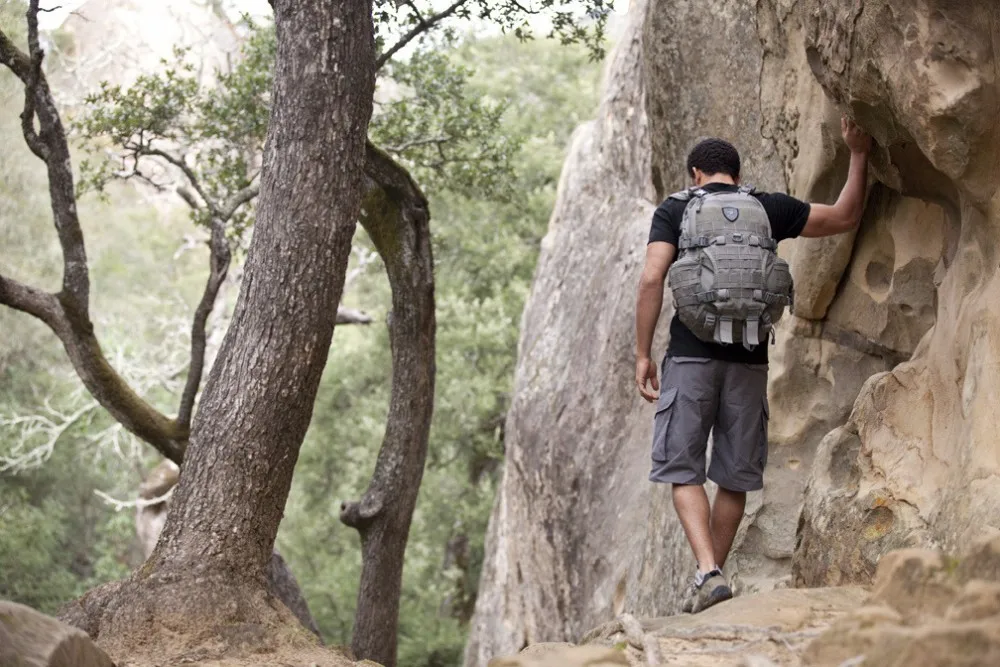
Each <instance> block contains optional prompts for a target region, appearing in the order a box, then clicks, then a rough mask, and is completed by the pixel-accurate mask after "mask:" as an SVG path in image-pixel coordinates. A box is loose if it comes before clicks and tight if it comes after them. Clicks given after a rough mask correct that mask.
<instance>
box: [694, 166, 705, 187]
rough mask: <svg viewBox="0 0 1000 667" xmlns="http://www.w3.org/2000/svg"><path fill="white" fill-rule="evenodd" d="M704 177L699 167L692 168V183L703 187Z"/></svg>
mask: <svg viewBox="0 0 1000 667" xmlns="http://www.w3.org/2000/svg"><path fill="white" fill-rule="evenodd" d="M703 176H704V174H703V173H702V171H701V169H698V168H697V167H691V182H692V183H694V184H695V185H701V179H702V177H703Z"/></svg>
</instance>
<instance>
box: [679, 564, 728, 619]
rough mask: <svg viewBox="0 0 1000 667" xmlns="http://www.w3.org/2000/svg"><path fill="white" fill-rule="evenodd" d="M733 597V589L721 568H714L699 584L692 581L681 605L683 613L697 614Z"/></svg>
mask: <svg viewBox="0 0 1000 667" xmlns="http://www.w3.org/2000/svg"><path fill="white" fill-rule="evenodd" d="M732 597H733V589H731V588H730V587H729V582H728V581H726V576H725V575H724V574H722V570H720V569H718V568H716V569H714V570H712V571H711V572H709V573H708V574H706V575H705V577H704V579H702V581H701V584H700V585H699V584H697V583H694V584H692V585H691V587H690V589H689V591H688V597H687V599H686V600H685V601H684V604H683V605H682V606H681V611H682V612H684V613H685V614H697V613H698V612H699V611H704V610H706V609H708V608H709V607H711V606H712V605H716V604H718V603H720V602H724V601H725V600H729V599H731V598H732Z"/></svg>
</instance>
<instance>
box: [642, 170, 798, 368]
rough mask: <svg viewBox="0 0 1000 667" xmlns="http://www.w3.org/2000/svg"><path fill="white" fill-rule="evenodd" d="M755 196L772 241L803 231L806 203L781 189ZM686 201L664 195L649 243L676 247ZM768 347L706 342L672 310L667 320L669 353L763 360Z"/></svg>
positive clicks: (719, 187)
mask: <svg viewBox="0 0 1000 667" xmlns="http://www.w3.org/2000/svg"><path fill="white" fill-rule="evenodd" d="M704 189H705V190H706V191H707V192H736V191H737V189H738V187H737V186H735V185H728V184H726V183H709V184H707V185H705V186H704ZM754 196H756V197H757V199H759V200H760V203H761V204H763V205H764V210H765V211H766V212H767V217H768V220H770V222H771V235H772V236H773V237H774V240H775V241H782V240H784V239H793V238H795V237H796V236H798V235H799V234H801V233H802V229H803V228H804V227H805V226H806V220H807V219H808V218H809V204H807V203H806V202H803V201H800V200H798V199H796V198H795V197H790V196H788V195H786V194H781V193H766V192H755V193H754ZM687 204H688V202H685V201H677V200H676V199H667V200H666V201H664V202H663V203H662V204H660V206H659V207H658V208H657V209H656V212H655V213H653V225H652V227H651V228H650V230H649V243H653V242H655V241H665V242H667V243H670V244H672V245H673V246H674V247H675V248H676V247H677V242H678V240H680V237H681V220H682V218H683V217H684V209H685V208H686V207H687ZM767 348H768V346H767V345H766V344H764V343H762V344H761V345H758V346H757V347H756V348H755V349H754V350H752V351H751V350H747V349H746V348H745V347H743V345H742V344H740V343H737V344H735V345H720V344H718V343H708V342H705V341H703V340H701V339H700V338H698V337H697V336H695V335H694V333H693V332H692V331H691V330H690V329H688V328H687V327H686V326H684V324H683V323H682V322H681V321H680V319H678V317H677V314H676V313H675V314H674V317H673V319H672V320H671V321H670V345H669V346H668V347H667V356H668V357H708V358H710V359H721V360H723V361H734V362H739V363H746V364H766V363H767Z"/></svg>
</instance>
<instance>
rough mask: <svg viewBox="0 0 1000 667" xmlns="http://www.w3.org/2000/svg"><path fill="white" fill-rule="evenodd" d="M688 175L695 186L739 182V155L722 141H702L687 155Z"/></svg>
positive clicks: (733, 148) (714, 139)
mask: <svg viewBox="0 0 1000 667" xmlns="http://www.w3.org/2000/svg"><path fill="white" fill-rule="evenodd" d="M687 170H688V174H689V175H690V176H691V178H692V179H694V183H695V185H705V183H711V182H713V181H715V182H723V183H726V182H729V181H730V180H731V181H732V182H733V183H738V182H739V180H740V154H739V153H738V152H737V151H736V148H735V147H734V146H733V145H732V144H731V143H729V142H728V141H725V140H723V139H716V138H714V137H712V138H709V139H702V140H701V141H699V142H698V143H697V144H695V147H694V148H692V149H691V152H690V153H688V159H687Z"/></svg>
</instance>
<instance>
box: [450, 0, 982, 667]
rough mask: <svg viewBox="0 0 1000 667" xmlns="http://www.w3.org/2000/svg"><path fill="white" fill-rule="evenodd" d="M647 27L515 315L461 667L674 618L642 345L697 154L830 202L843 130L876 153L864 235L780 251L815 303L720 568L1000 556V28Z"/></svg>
mask: <svg viewBox="0 0 1000 667" xmlns="http://www.w3.org/2000/svg"><path fill="white" fill-rule="evenodd" d="M960 5H961V6H960ZM629 21H630V25H631V28H630V31H629V32H628V33H627V35H626V38H625V39H624V40H623V43H622V45H621V47H620V48H619V50H618V52H617V56H616V59H615V60H614V62H613V63H612V65H611V67H610V68H609V73H608V82H607V93H606V96H605V100H604V102H603V103H602V106H601V109H600V111H599V119H598V121H596V122H595V123H593V124H590V125H588V126H585V127H584V128H582V129H581V130H580V131H579V132H578V134H577V136H576V139H575V142H574V145H573V148H572V150H571V153H570V156H569V157H568V159H567V163H566V167H565V170H564V172H563V179H562V184H561V188H560V197H559V202H558V204H557V209H556V211H555V212H554V214H553V218H552V224H551V228H550V233H549V235H548V237H547V239H546V241H545V244H544V247H543V252H542V256H541V259H540V264H539V268H538V273H537V277H536V282H535V285H534V287H533V291H532V295H531V298H530V300H529V303H528V305H527V307H526V310H525V314H524V326H523V331H522V340H521V345H520V349H519V362H518V369H517V374H516V381H515V394H514V398H513V402H512V409H511V412H510V415H509V419H508V424H507V434H508V437H507V443H506V444H507V448H508V449H507V451H508V457H507V461H506V463H505V471H504V480H503V483H502V485H501V489H500V493H499V497H498V500H497V504H496V507H495V510H494V514H493V517H492V520H491V526H490V533H489V537H488V541H487V542H488V543H487V557H486V565H485V567H484V573H483V580H482V586H481V597H480V599H479V603H478V605H477V611H476V615H475V618H474V620H473V630H472V638H471V640H470V645H469V651H468V652H467V655H466V664H467V665H470V666H471V665H480V666H481V665H484V664H485V659H487V658H488V657H489V656H491V655H496V654H498V653H505V652H506V653H509V652H512V651H514V650H516V649H517V648H518V647H520V646H523V645H524V644H525V643H527V642H534V641H555V640H567V639H570V640H571V639H573V638H575V637H577V636H579V635H580V633H581V632H582V631H583V630H585V629H586V628H587V627H593V626H597V625H599V624H600V623H602V622H604V621H608V620H610V619H612V618H614V617H616V616H617V615H618V614H620V613H621V612H622V611H628V612H632V613H635V614H643V615H647V616H648V615H663V614H667V613H670V612H672V611H673V610H674V609H675V608H676V606H675V605H676V603H677V601H678V595H677V592H678V591H679V590H681V588H682V587H683V584H684V583H685V581H686V579H687V578H688V577H689V576H690V574H689V572H690V568H691V557H690V555H689V553H688V549H687V545H686V543H685V541H684V539H683V537H682V535H681V534H680V530H679V527H678V525H677V522H676V520H675V519H674V517H673V510H672V508H671V506H670V501H669V492H668V491H667V490H666V489H662V488H650V485H649V484H648V483H647V482H646V481H645V480H646V467H647V460H648V446H649V445H648V438H649V428H650V423H649V411H648V408H647V406H645V405H643V404H642V403H641V402H640V399H639V398H638V397H637V396H636V395H635V392H634V390H633V388H632V382H631V373H632V362H633V360H632V353H631V346H632V337H633V335H634V332H633V328H632V318H633V315H634V313H633V310H632V307H633V306H632V304H633V302H634V301H633V300H634V296H633V295H634V284H635V281H636V278H637V272H638V270H639V266H640V265H641V261H642V247H643V245H644V241H645V236H646V230H647V228H648V218H647V219H645V220H644V219H643V216H644V215H645V216H648V211H649V210H650V208H651V207H652V205H653V204H655V203H657V202H658V201H659V199H660V198H661V197H662V196H663V195H664V194H666V193H667V192H669V191H672V190H674V189H676V188H678V187H680V186H682V185H684V184H685V179H684V175H683V166H684V156H685V153H686V151H687V149H688V147H689V146H690V145H691V144H692V143H693V142H694V140H695V139H696V138H697V137H698V136H699V135H704V134H714V135H719V136H723V137H726V138H729V139H730V140H732V141H733V142H734V143H735V144H736V145H737V147H738V148H740V149H741V152H742V154H743V155H744V156H745V162H744V178H745V180H747V181H750V182H753V183H754V184H755V185H757V186H759V187H762V188H764V189H779V190H787V191H789V192H791V193H792V194H794V195H796V196H799V197H800V198H804V199H808V200H810V201H817V202H826V203H832V202H833V201H834V198H835V197H836V196H837V193H838V192H839V190H840V187H841V185H842V184H843V179H844V176H845V174H846V167H847V158H848V156H847V151H846V148H845V147H844V146H843V142H842V141H841V139H840V136H839V124H840V121H839V119H840V115H841V112H842V111H847V112H849V113H850V114H851V115H853V116H854V117H855V118H856V119H857V120H858V121H859V122H860V123H861V124H862V126H864V127H865V128H866V129H868V130H870V131H871V132H872V133H873V135H874V136H875V138H876V140H877V149H876V151H875V153H874V154H873V155H872V158H871V170H870V173H871V180H872V187H871V188H870V191H869V197H868V201H867V205H866V210H865V213H864V217H863V221H862V225H861V227H860V229H859V231H858V233H857V234H856V235H854V236H853V237H852V236H849V235H848V236H843V237H838V238H836V239H799V240H796V241H793V242H788V243H783V244H782V247H781V249H780V252H781V253H782V254H783V255H784V256H786V257H787V258H789V260H790V262H791V265H792V271H793V275H794V276H795V280H796V297H797V298H796V305H795V310H794V316H791V317H785V318H783V320H782V322H781V325H780V327H779V331H778V344H777V346H776V347H774V348H772V350H771V381H770V385H769V395H770V399H771V406H772V410H771V424H770V429H769V432H770V439H771V453H770V456H769V463H768V470H767V472H766V480H765V490H764V492H763V493H761V494H752V495H751V498H750V499H749V502H748V506H747V519H746V521H745V522H744V526H743V527H742V528H741V531H740V533H739V535H738V536H737V544H736V551H735V552H734V555H733V557H732V559H731V561H730V562H729V563H727V570H728V571H729V573H730V574H731V575H732V576H733V580H734V581H735V582H737V583H738V587H739V588H740V589H741V590H742V592H744V593H746V592H751V591H755V590H759V591H766V590H768V589H769V588H772V587H774V586H777V585H780V582H783V581H787V580H788V579H787V578H788V575H789V573H790V572H791V573H792V574H793V575H794V576H793V582H794V583H796V584H798V585H809V586H819V585H833V584H845V583H852V582H858V583H864V584H870V583H871V582H872V580H873V577H874V576H875V573H876V569H877V567H878V564H879V562H880V559H882V557H883V556H884V555H885V554H887V553H889V552H890V551H892V550H894V549H899V548H922V547H928V546H943V547H945V548H947V549H948V550H949V551H953V552H960V551H963V550H964V548H965V547H967V546H968V545H970V544H973V543H976V542H977V541H979V540H981V539H983V538H988V537H994V536H997V535H1000V524H998V522H997V517H998V516H1000V444H998V443H1000V441H998V440H997V438H996V434H995V424H996V423H997V418H998V416H1000V412H998V408H997V405H1000V374H997V373H996V372H995V370H996V368H997V365H998V364H1000V299H997V297H996V295H997V294H1000V271H998V267H1000V252H998V242H997V239H1000V190H998V186H1000V182H998V181H997V180H996V173H997V170H998V169H1000V120H998V119H1000V78H998V77H997V76H996V54H995V50H994V48H993V46H992V45H993V43H994V41H995V37H994V36H995V35H996V34H997V33H998V31H1000V5H997V4H996V3H974V6H973V5H968V6H966V5H962V4H961V3H958V4H956V3H953V2H950V0H921V2H916V1H915V0H903V1H902V2H897V1H896V0H893V1H892V2H890V1H889V0H865V1H864V2H855V3H848V4H844V3H823V2H821V1H820V0H798V1H797V2H788V1H786V0H761V1H760V2H757V3H729V2H724V1H722V0H710V1H708V2H704V3H700V4H691V3H685V2H680V1H679V0H648V2H636V3H633V6H632V7H631V10H630V18H629ZM706 44H711V45H712V48H710V49H708V48H704V47H703V45H706ZM647 126H648V130H647V129H646V128H647ZM609 221H613V224H612V223H609ZM569 225H572V233H571V234H570V233H568V232H567V231H566V228H567V227H568V226H569ZM669 314H670V312H669V306H667V307H665V309H664V313H663V317H664V318H666V317H668V316H669ZM661 321H662V322H664V324H665V320H661ZM665 328H666V327H665V326H661V329H660V337H658V338H657V339H656V341H655V344H654V349H655V350H656V353H657V354H659V353H660V351H662V350H663V344H664V342H663V340H662V335H663V334H664V333H665V332H664V331H663V329H665ZM581 361H584V363H582V364H581V363H580V362H581ZM984 558H985V562H986V563H990V562H993V561H991V560H990V559H989V558H987V557H985V556H984ZM960 567H961V566H960ZM983 567H984V568H986V569H988V568H989V567H990V566H989V565H984V566H983ZM935 576H936V575H935ZM962 583H963V585H964V583H965V582H962ZM930 594H931V593H930V592H928V595H930ZM915 595H916V594H915ZM989 595H990V594H989V592H988V591H987V590H985V589H983V590H979V591H978V592H976V593H975V594H973V593H970V597H969V599H968V600H967V602H968V604H969V610H970V611H969V612H968V613H970V614H971V615H972V616H977V615H978V614H979V613H980V611H977V610H978V609H979V607H980V606H981V605H982V604H986V605H988V604H989V602H988V601H989V599H990V598H989ZM916 597H919V595H916ZM932 597H933V596H932ZM984 600H985V602H983V601H984ZM956 609H957V607H956ZM938 611H940V610H939V609H938V608H936V607H935V608H934V611H933V612H927V613H934V614H936V613H938ZM894 613H897V612H894ZM955 613H956V614H959V615H961V614H962V613H965V612H961V611H956V612H955ZM897 614H898V613H897ZM887 622H888V621H887ZM907 632H909V630H908V631H907ZM904 634H905V633H904ZM921 641H923V640H921ZM927 641H932V640H931V639H927ZM934 641H936V640H934ZM496 649H501V650H496ZM933 654H934V652H933V651H930V650H929V651H928V655H933ZM851 657H853V656H847V657H845V658H843V659H848V658H851ZM893 659H895V658H893Z"/></svg>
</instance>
